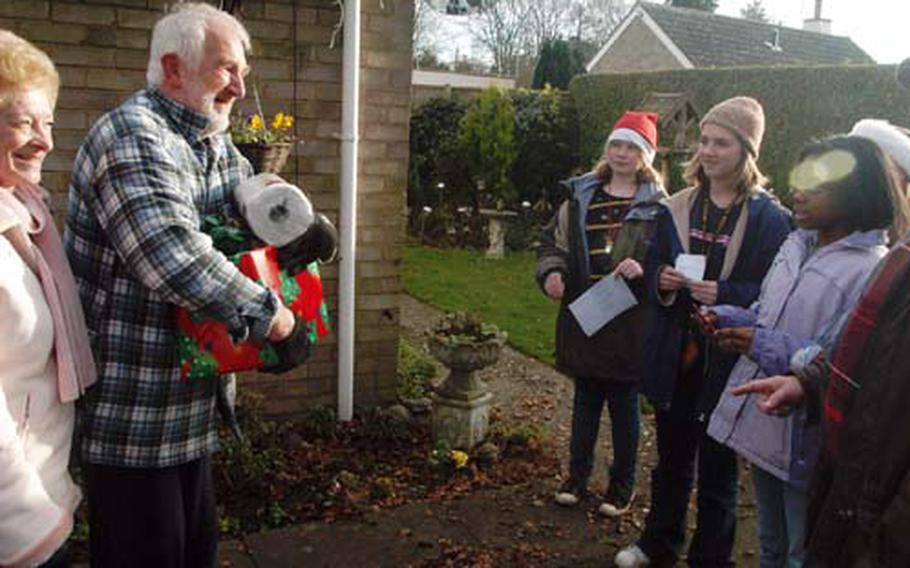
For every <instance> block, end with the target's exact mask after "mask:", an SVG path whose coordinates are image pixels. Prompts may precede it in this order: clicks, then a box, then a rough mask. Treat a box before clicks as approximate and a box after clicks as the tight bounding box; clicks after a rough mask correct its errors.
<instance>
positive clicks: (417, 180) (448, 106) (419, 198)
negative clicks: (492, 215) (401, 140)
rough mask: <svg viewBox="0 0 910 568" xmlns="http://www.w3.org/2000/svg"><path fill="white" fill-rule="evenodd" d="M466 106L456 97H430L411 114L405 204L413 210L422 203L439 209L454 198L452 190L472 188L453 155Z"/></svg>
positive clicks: (420, 206) (459, 190) (462, 190)
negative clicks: (440, 185) (406, 198)
mask: <svg viewBox="0 0 910 568" xmlns="http://www.w3.org/2000/svg"><path fill="white" fill-rule="evenodd" d="M466 108H467V107H466V105H465V104H464V103H461V102H459V101H457V100H453V99H442V98H437V99H430V100H429V101H427V102H426V103H424V104H423V105H421V106H420V108H418V109H417V110H416V111H415V112H414V114H413V115H412V116H411V138H410V162H409V166H408V167H409V176H408V177H409V182H408V206H409V207H410V208H411V210H412V213H414V214H416V213H417V212H419V210H420V209H421V208H422V207H423V206H425V205H429V206H431V207H433V208H438V207H439V206H440V205H442V204H443V203H445V202H451V201H453V195H452V194H453V193H455V194H457V193H459V192H461V193H462V194H463V193H464V192H465V191H470V190H473V186H471V185H470V184H468V183H466V182H467V181H469V180H463V179H462V178H463V176H461V175H459V167H458V158H457V156H456V154H457V148H456V142H457V140H458V128H459V124H460V123H461V119H462V117H464V113H465V109H466ZM440 183H442V184H443V186H442V187H439V184H440ZM412 216H413V215H412Z"/></svg>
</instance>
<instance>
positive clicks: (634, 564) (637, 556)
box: [613, 544, 651, 568]
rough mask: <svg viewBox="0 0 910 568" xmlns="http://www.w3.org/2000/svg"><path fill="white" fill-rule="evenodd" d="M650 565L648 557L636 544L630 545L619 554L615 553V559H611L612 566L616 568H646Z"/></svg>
mask: <svg viewBox="0 0 910 568" xmlns="http://www.w3.org/2000/svg"><path fill="white" fill-rule="evenodd" d="M650 563H651V559H650V558H648V555H647V554H645V552H644V551H643V550H642V549H640V548H638V545H637V544H631V545H629V546H627V547H625V548H623V549H622V550H620V551H619V552H617V553H616V557H615V558H614V559H613V564H615V565H616V566H618V568H638V567H639V566H647V565H648V564H650Z"/></svg>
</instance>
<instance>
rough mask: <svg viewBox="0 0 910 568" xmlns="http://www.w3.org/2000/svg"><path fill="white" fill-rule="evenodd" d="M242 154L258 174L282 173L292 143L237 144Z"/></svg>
mask: <svg viewBox="0 0 910 568" xmlns="http://www.w3.org/2000/svg"><path fill="white" fill-rule="evenodd" d="M236 146H237V149H238V150H240V153H241V154H243V155H244V157H246V159H247V160H249V161H250V164H252V166H253V169H254V170H255V171H256V173H257V174H261V173H272V174H277V173H280V172H281V170H282V169H284V165H285V164H286V163H287V161H288V156H290V154H291V143H290V142H275V143H274V144H236Z"/></svg>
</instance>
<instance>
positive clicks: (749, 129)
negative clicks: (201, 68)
mask: <svg viewBox="0 0 910 568" xmlns="http://www.w3.org/2000/svg"><path fill="white" fill-rule="evenodd" d="M709 123H710V124H716V125H718V126H723V127H724V128H726V129H727V130H730V131H732V132H733V133H734V134H736V136H737V137H738V138H739V141H740V142H742V144H743V146H745V147H746V150H747V151H748V152H749V153H750V154H752V156H754V157H755V158H758V152H759V150H761V141H762V138H763V137H764V135H765V111H764V110H762V106H761V104H760V103H759V102H758V101H757V100H755V99H753V98H752V97H733V98H732V99H727V100H725V101H723V102H720V103H717V104H716V105H714V107H713V108H712V109H711V110H709V111H708V114H706V115H705V117H704V118H702V119H701V125H700V126H704V125H705V124H709Z"/></svg>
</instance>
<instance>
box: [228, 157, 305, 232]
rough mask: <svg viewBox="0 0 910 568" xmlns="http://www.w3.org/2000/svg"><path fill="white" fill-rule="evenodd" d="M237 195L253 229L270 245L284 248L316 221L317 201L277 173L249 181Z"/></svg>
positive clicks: (242, 212)
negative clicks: (315, 203) (313, 200)
mask: <svg viewBox="0 0 910 568" xmlns="http://www.w3.org/2000/svg"><path fill="white" fill-rule="evenodd" d="M234 198H235V199H236V201H237V206H238V207H239V209H240V213H241V215H243V217H244V218H245V219H246V221H247V223H249V225H250V229H252V230H253V233H254V234H255V235H256V236H257V237H259V238H260V239H262V240H263V241H264V242H265V243H266V244H270V245H273V246H276V247H282V246H284V245H286V244H288V243H290V242H291V241H293V240H294V239H296V238H297V237H299V236H301V235H303V233H304V232H306V230H307V229H308V228H309V227H310V225H311V224H312V223H313V204H312V203H311V202H310V200H309V198H307V196H306V194H305V193H303V191H302V190H301V189H300V188H299V187H297V186H296V185H293V184H290V183H288V182H286V181H284V180H283V179H281V178H280V177H278V176H276V175H274V174H259V175H257V176H254V177H251V178H249V179H247V180H245V181H244V182H242V183H241V184H240V185H238V186H237V189H235V190H234Z"/></svg>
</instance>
